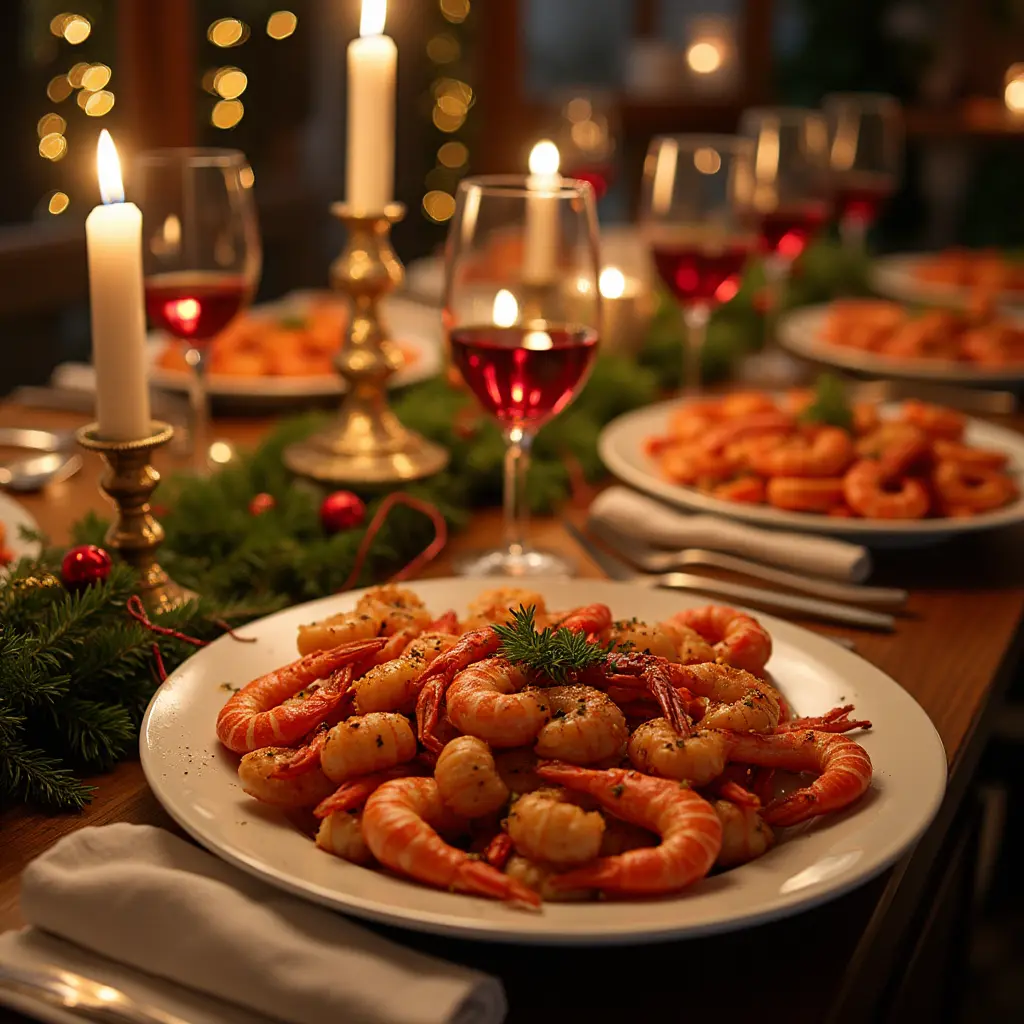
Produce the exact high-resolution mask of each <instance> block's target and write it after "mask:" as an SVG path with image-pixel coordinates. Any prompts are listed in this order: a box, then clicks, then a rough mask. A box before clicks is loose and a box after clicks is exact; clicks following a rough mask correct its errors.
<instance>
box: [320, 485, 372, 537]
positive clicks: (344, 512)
mask: <svg viewBox="0 0 1024 1024" xmlns="http://www.w3.org/2000/svg"><path fill="white" fill-rule="evenodd" d="M365 519H366V506H365V505H364V504H363V503H362V501H360V499H359V498H358V496H357V495H355V494H353V493H352V492H351V491H335V492H334V493H333V494H328V495H327V497H326V498H324V500H323V503H322V504H321V505H320V525H321V526H322V527H323V528H324V529H325V530H326V531H327V532H328V533H339V532H340V531H341V530H351V529H353V528H354V527H356V526H362V525H363V521H364V520H365Z"/></svg>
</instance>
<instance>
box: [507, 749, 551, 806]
mask: <svg viewBox="0 0 1024 1024" xmlns="http://www.w3.org/2000/svg"><path fill="white" fill-rule="evenodd" d="M538 763H539V758H538V757H537V755H536V754H535V753H534V751H533V748H532V747H519V748H517V749H514V750H497V751H495V752H494V764H495V767H496V768H497V770H498V774H499V775H500V776H501V781H502V782H504V783H505V785H506V786H507V787H508V790H509V792H510V793H511V794H512V795H513V796H519V795H521V794H523V793H532V792H533V791H534V790H537V789H543V788H544V787H545V786H547V783H546V782H545V781H544V780H543V779H542V778H541V777H540V776H539V775H538V774H537V765H538Z"/></svg>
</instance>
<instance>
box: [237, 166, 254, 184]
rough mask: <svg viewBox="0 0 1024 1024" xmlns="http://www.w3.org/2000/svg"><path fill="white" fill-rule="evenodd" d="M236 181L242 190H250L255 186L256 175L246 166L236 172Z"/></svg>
mask: <svg viewBox="0 0 1024 1024" xmlns="http://www.w3.org/2000/svg"><path fill="white" fill-rule="evenodd" d="M238 181H239V183H240V184H241V186H242V188H252V187H253V185H255V184H256V175H255V174H254V173H253V169H252V168H251V167H250V166H249V165H248V164H246V165H245V167H243V168H242V169H241V170H240V171H239V172H238Z"/></svg>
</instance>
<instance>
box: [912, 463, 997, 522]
mask: <svg viewBox="0 0 1024 1024" xmlns="http://www.w3.org/2000/svg"><path fill="white" fill-rule="evenodd" d="M932 484H933V486H934V487H935V491H936V493H937V494H938V495H939V497H940V498H941V499H942V501H943V502H944V503H945V504H946V505H952V506H957V505H959V506H964V507H966V508H969V509H970V510H971V511H972V512H990V511H991V510H992V509H996V508H1002V506H1003V505H1006V504H1008V503H1009V502H1010V501H1012V500H1013V499H1014V498H1015V497H1016V496H1017V487H1016V485H1015V484H1014V482H1013V481H1012V480H1011V479H1010V478H1009V477H1008V476H1007V475H1006V474H1005V473H1002V472H1000V471H999V470H997V469H986V468H984V467H983V466H967V465H964V464H963V463H958V462H940V463H939V464H938V465H937V466H936V467H935V471H934V473H933V474H932Z"/></svg>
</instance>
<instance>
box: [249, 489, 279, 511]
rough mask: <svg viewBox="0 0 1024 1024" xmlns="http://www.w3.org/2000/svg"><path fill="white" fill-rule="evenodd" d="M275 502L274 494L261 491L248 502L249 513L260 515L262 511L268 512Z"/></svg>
mask: <svg viewBox="0 0 1024 1024" xmlns="http://www.w3.org/2000/svg"><path fill="white" fill-rule="evenodd" d="M276 504H277V502H276V501H274V496H273V495H272V494H267V493H266V492H265V491H263V492H261V493H259V494H257V495H255V496H254V497H253V499H252V501H250V502H249V515H252V516H261V515H263V513H264V512H269V511H270V510H271V509H272V508H273V507H274V506H275V505H276Z"/></svg>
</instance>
